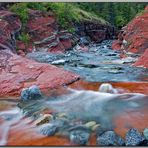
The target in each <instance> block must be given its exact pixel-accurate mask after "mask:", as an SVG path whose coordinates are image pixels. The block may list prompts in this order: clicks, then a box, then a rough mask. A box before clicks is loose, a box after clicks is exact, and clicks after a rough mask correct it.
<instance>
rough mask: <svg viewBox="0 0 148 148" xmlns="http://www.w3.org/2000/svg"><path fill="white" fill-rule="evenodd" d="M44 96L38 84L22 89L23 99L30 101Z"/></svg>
mask: <svg viewBox="0 0 148 148" xmlns="http://www.w3.org/2000/svg"><path fill="white" fill-rule="evenodd" d="M41 96H42V93H41V91H40V88H39V87H38V86H36V85H33V86H31V87H29V88H24V89H22V91H21V100H22V101H28V100H32V99H39V98H40V97H41Z"/></svg>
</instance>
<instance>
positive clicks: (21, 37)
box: [18, 33, 30, 46]
mask: <svg viewBox="0 0 148 148" xmlns="http://www.w3.org/2000/svg"><path fill="white" fill-rule="evenodd" d="M18 40H20V41H22V42H24V43H25V45H26V46H27V45H28V43H29V41H30V36H29V34H27V33H21V34H20V35H19V36H18Z"/></svg>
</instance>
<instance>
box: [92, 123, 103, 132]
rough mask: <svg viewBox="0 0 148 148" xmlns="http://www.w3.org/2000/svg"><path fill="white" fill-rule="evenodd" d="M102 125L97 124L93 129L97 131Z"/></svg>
mask: <svg viewBox="0 0 148 148" xmlns="http://www.w3.org/2000/svg"><path fill="white" fill-rule="evenodd" d="M100 126H101V125H100V124H96V125H94V126H93V127H92V128H91V129H92V131H96V130H97V129H98V128H99V127H100Z"/></svg>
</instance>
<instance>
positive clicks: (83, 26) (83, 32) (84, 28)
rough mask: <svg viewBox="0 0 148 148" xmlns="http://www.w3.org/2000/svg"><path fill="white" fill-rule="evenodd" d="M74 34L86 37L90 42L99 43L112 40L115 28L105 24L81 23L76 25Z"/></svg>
mask: <svg viewBox="0 0 148 148" xmlns="http://www.w3.org/2000/svg"><path fill="white" fill-rule="evenodd" d="M76 33H77V34H78V35H79V36H88V37H90V39H91V41H94V42H96V43H100V42H102V41H103V40H107V39H113V36H114V35H115V28H114V27H113V26H111V25H110V24H107V23H106V24H103V23H101V22H100V23H98V22H82V23H79V24H77V25H76Z"/></svg>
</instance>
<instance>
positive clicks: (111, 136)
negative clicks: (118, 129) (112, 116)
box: [97, 131, 125, 146]
mask: <svg viewBox="0 0 148 148" xmlns="http://www.w3.org/2000/svg"><path fill="white" fill-rule="evenodd" d="M97 145H99V146H123V145H125V142H124V140H123V139H122V138H121V137H120V136H118V135H117V134H116V133H115V132H114V131H107V132H105V133H103V134H102V135H100V136H98V137H97Z"/></svg>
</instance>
